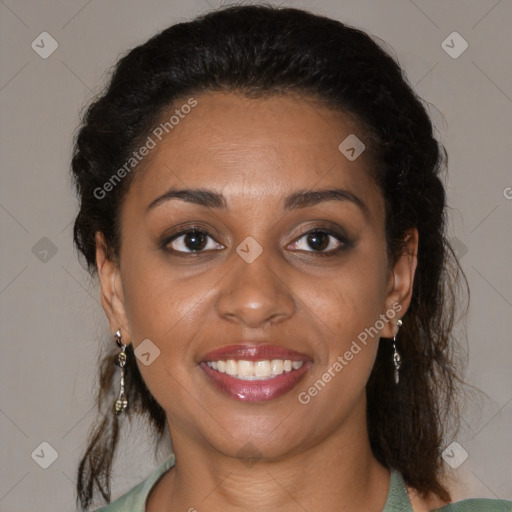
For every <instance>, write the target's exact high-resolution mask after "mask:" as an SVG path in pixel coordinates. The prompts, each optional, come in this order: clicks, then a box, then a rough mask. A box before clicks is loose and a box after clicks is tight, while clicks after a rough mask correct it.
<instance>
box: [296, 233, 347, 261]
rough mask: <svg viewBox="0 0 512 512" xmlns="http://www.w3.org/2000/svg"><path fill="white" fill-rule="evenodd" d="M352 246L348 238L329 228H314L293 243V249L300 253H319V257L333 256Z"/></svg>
mask: <svg viewBox="0 0 512 512" xmlns="http://www.w3.org/2000/svg"><path fill="white" fill-rule="evenodd" d="M303 240H304V241H303ZM336 241H337V243H336ZM307 245H309V246H310V247H312V248H313V250H312V251H311V250H308V249H307ZM352 245H353V244H352V243H351V242H350V241H349V240H348V239H347V237H346V236H344V235H342V234H341V233H336V232H335V231H332V230H330V229H327V228H314V229H312V230H310V231H308V232H307V233H304V234H303V235H302V236H301V237H300V238H299V239H298V240H297V241H295V242H293V244H292V247H293V248H294V249H297V250H299V251H306V252H313V253H317V255H318V256H333V255H335V254H337V253H338V252H339V251H343V250H346V249H348V248H350V247H352Z"/></svg>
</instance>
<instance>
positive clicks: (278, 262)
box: [73, 6, 510, 512]
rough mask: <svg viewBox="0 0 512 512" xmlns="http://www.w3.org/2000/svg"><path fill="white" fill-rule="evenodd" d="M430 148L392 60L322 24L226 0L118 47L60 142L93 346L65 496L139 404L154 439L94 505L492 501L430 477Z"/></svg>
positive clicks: (449, 256)
mask: <svg viewBox="0 0 512 512" xmlns="http://www.w3.org/2000/svg"><path fill="white" fill-rule="evenodd" d="M445 156H446V155H445V152H444V148H443V147H442V145H440V144H439V143H438V142H437V141H436V140H435V138H434V137H433V128H432V124H431V121H430V120H429V117H428V115H427V113H426V111H425V108H424V107H423V105H422V103H421V101H420V100H419V99H418V97H417V96H416V95H415V94H414V92H413V91H412V90H411V88H410V86H409V85H408V84H407V82H406V80H405V79H404V77H403V75H402V73H401V69H400V67H399V65H398V64H397V63H396V62H395V61H394V60H393V59H392V58H391V57H390V56H389V55H388V54H387V53H386V52H385V51H384V50H382V49H381V48H380V47H379V46H378V45H377V44H376V43H375V42H373V40H372V39H371V38H370V37H369V36H368V35H366V34H365V33H363V32H361V31H359V30H356V29H354V28H351V27H348V26H346V25H344V24H342V23H340V22H338V21H334V20H330V19H328V18H324V17H320V16H315V15H313V14H310V13H308V12H305V11H301V10H297V9H289V8H287V9H278V8H274V7H269V6H245V7H243V6H242V7H230V8H226V9H221V10H218V11H215V12H212V13H210V14H208V15H205V16H202V17H200V18H198V19H196V20H194V21H192V22H189V23H180V24H178V25H175V26H172V27H170V28H168V29H167V30H164V31H163V32H162V33H160V34H158V35H156V36H155V37H153V38H152V39H150V40H149V41H148V42H146V43H145V44H143V45H141V46H139V47H137V48H135V49H133V50H132V51H130V52H129V53H128V54H127V55H126V56H124V57H123V58H122V59H121V60H120V62H119V63H118V64H117V66H116V69H115V72H114V74H113V76H112V78H111V81H110V83H109V85H108V88H107V90H106V92H105V93H104V94H103V95H102V96H101V97H100V98H99V99H97V100H95V102H94V103H93V104H92V105H91V107H90V108H89V110H88V112H87V115H86V117H85V119H84V122H83V126H82V127H81V129H80V132H79V133H78V137H77V140H76V147H75V152H74V156H73V176H74V178H75V180H76V185H77V190H78V194H79V197H80V211H79V213H78V216H77V219H76V222H75V227H74V240H75V243H76V245H77V247H78V249H79V250H80V252H81V253H82V254H83V255H84V257H85V259H86V261H87V264H88V267H89V269H90V271H91V272H92V273H96V272H97V274H98V278H99V281H100V286H101V299H102V304H103V307H104V309H105V313H106V315H107V317H108V320H109V323H110V328H111V331H112V333H113V334H114V333H115V334H114V341H115V342H116V343H117V344H114V343H113V349H114V350H115V351H113V352H112V354H109V355H108V356H107V357H105V359H104V360H103V362H102V366H101V376H100V384H101V386H100V392H99V396H98V400H99V405H100V408H101V410H102V411H103V415H102V417H101V418H100V420H99V421H98V424H97V425H96V427H95V429H94V430H93V431H92V434H91V439H90V444H89V446H88V448H87V450H86V452H85V454H84V456H83V458H82V461H81V464H80V467H79V472H78V484H77V491H78V501H79V504H80V505H81V506H82V507H83V508H86V507H88V506H89V505H90V504H91V503H92V499H93V497H94V496H95V494H97V492H96V491H98V492H99V493H100V494H101V495H102V496H103V498H104V499H105V500H106V501H109V500H110V480H109V478H110V469H111V464H112V459H113V455H114V452H115V449H116V445H117V443H118V438H119V428H120V422H121V421H122V418H123V416H128V417H131V416H130V415H131V414H134V413H139V414H143V415H145V416H146V417H147V419H148V420H149V421H150V422H151V424H152V425H153V426H154V428H155V430H156V432H157V433H158V434H159V435H160V436H162V435H163V433H164V432H165V430H166V429H168V431H169V433H170V436H171V440H172V444H173V452H174V453H173V454H172V455H170V457H169V458H168V459H167V460H166V461H165V462H164V463H163V464H162V465H161V466H160V467H158V468H157V469H156V470H155V471H154V472H153V473H152V474H151V475H150V476H149V477H148V478H147V479H146V480H144V481H143V482H141V483H140V484H139V485H137V486H135V487H134V488H133V489H132V490H131V491H129V492H128V493H127V494H125V495H124V496H122V497H121V498H119V499H118V500H116V501H115V502H113V503H111V504H110V505H107V506H106V507H104V508H102V509H101V510H102V511H108V512H114V511H121V510H122V511H123V512H130V511H133V512H135V511H137V512H142V511H147V512H156V511H158V512H162V511H178V510H180V511H185V510H189V511H194V510H197V511H203V510H208V511H217V510H219V511H227V510H247V511H256V510H258V511H259V510H280V511H291V510H307V511H315V510H318V511H319V510H348V511H366V512H368V511H382V510H384V511H386V512H389V511H399V510H400V511H402V510H403V511H406V510H407V511H409V510H414V511H423V510H433V509H436V510H443V511H466V510H496V511H497V510H510V502H505V501H498V500H469V501H464V502H460V503H458V504H449V503H450V494H449V490H448V488H447V485H446V483H445V479H444V477H443V473H442V460H441V458H440V453H441V451H442V449H443V447H444V437H443V434H444V430H443V425H444V421H445V420H446V417H445V413H446V412H447V411H449V410H453V404H454V402H455V401H456V389H457V382H458V378H457V375H456V373H455V372H454V370H453V366H452V362H451V355H450V354H451V352H452V350H453V340H452V338H451V329H452V324H453V317H454V290H455V287H456V285H457V283H458V281H459V279H460V267H459V266H458V263H457V261H456V259H455V257H454V255H453V252H452V251H451V249H450V246H449V244H448V243H447V241H446V239H445V232H444V229H445V192H444V188H443V185H442V182H441V180H440V177H439V176H440V172H441V169H442V167H443V163H444V162H445V158H444V157H445ZM114 362H115V363H116V365H117V366H115V365H114ZM118 367H120V368H118ZM110 391H111V393H110ZM114 392H115V395H116V396H113V393H114ZM113 403H114V405H112V404H113Z"/></svg>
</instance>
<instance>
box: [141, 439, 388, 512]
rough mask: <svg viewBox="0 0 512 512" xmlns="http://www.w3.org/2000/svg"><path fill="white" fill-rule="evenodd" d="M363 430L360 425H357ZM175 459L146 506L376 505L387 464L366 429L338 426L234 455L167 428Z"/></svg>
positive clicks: (383, 493)
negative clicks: (312, 437) (286, 447)
mask: <svg viewBox="0 0 512 512" xmlns="http://www.w3.org/2000/svg"><path fill="white" fill-rule="evenodd" d="M360 430H361V429H360ZM172 440H173V446H174V452H175V455H176V466H175V467H173V468H172V469H171V470H170V471H168V472H167V473H166V475H165V476H164V477H163V478H162V479H161V481H160V482H159V484H157V487H158V489H157V488H155V489H154V491H155V492H154V493H152V495H151V496H150V500H148V506H147V508H146V510H147V511H148V512H153V511H156V510H158V511H159V512H161V511H163V510H165V511H167V512H173V511H177V510H180V511H184V510H186V511H190V512H194V511H201V510H208V511H210V512H217V511H219V512H220V511H222V512H225V511H226V510H230V511H231V510H232V511H237V510H240V511H242V510H243V511H245V512H252V511H261V510H280V511H285V512H287V511H292V510H293V511H296V510H339V511H351V512H358V511H361V512H363V511H364V512H371V511H376V512H377V511H381V510H382V509H383V508H384V504H385V501H386V497H387V494H388V489H389V471H388V470H387V469H385V468H384V467H383V466H381V465H380V464H379V462H378V461H377V460H376V459H375V457H374V456H373V454H372V452H371V449H370V444H369V440H368V436H367V434H366V431H363V433H361V432H357V431H354V432H351V433H347V432H343V429H338V430H337V432H336V433H334V434H332V435H331V436H329V437H328V438H327V439H325V438H324V439H322V441H321V442H319V443H318V444H316V445H314V446H310V447H308V448H307V449H303V450H302V451H299V452H296V453H294V454H293V455H288V456H282V457H280V458H279V459H277V458H275V459H268V458H265V457H262V458H260V459H255V460H252V461H247V460H245V461H244V460H240V459H234V458H233V457H230V456H226V455H225V454H222V453H219V452H218V451H214V450H212V449H211V448H210V447H208V446H206V445H203V444H201V443H198V442H197V439H194V440H192V439H191V438H190V435H189V433H188V432H186V431H180V429H172Z"/></svg>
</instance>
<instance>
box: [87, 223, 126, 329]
mask: <svg viewBox="0 0 512 512" xmlns="http://www.w3.org/2000/svg"><path fill="white" fill-rule="evenodd" d="M95 241H96V268H97V270H98V278H99V281H100V294H101V304H102V306H103V310H104V311H105V314H106V315H107V318H108V321H109V323H110V330H111V332H113V333H114V332H116V331H117V330H118V329H120V330H121V332H122V335H123V337H125V339H126V338H128V339H129V338H130V335H129V330H128V322H127V318H126V310H125V306H124V292H123V286H122V280H121V274H120V271H119V265H118V264H117V262H115V261H112V259H110V258H109V256H108V250H107V245H106V242H105V238H104V235H103V233H101V232H100V231H98V232H96V235H95Z"/></svg>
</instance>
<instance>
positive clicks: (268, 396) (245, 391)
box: [199, 345, 312, 402]
mask: <svg viewBox="0 0 512 512" xmlns="http://www.w3.org/2000/svg"><path fill="white" fill-rule="evenodd" d="M311 366H312V361H311V359H310V358H309V357H308V356H306V355H304V354H300V353H299V352H296V351H292V350H289V349H286V348H284V347H280V346H276V345H232V346H229V347H225V348H221V349H218V350H215V351H213V352H210V353H208V354H206V355H205V356H203V357H202V360H201V362H200V364H199V367H200V368H201V369H202V370H203V372H204V373H205V374H206V376H207V377H208V381H209V382H210V383H211V384H213V385H214V386H215V387H216V388H217V389H218V390H219V391H221V392H222V393H224V394H226V395H228V396H229V397H231V398H234V399H236V400H242V401H246V402H261V401H266V400H272V399H274V398H277V397H279V396H282V395H284V394H285V393H288V392H289V391H291V390H292V389H294V388H295V387H296V386H297V384H298V383H299V381H300V380H301V379H302V378H303V377H304V375H305V374H306V372H307V371H308V370H309V369H310V368H311Z"/></svg>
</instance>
